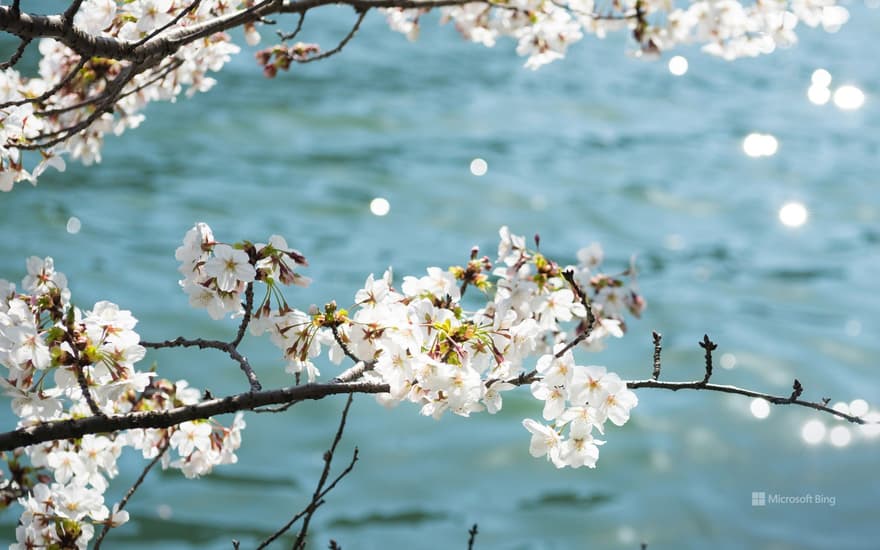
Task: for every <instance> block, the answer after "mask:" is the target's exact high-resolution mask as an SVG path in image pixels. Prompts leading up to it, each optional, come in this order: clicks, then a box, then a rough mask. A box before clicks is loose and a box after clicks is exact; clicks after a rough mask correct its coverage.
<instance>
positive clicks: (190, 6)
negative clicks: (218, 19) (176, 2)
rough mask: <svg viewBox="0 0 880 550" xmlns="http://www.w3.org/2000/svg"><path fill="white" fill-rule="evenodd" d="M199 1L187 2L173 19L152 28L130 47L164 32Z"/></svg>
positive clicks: (140, 44) (142, 43)
mask: <svg viewBox="0 0 880 550" xmlns="http://www.w3.org/2000/svg"><path fill="white" fill-rule="evenodd" d="M201 2H202V0H193V1H192V2H190V4H189V5H188V6H187V7H185V8H183V10H182V11H181V12H180V13H178V14H177V15H176V16H174V19H172V20H171V21H169V22H167V23H165V24H164V25H162V26H161V27H159V28H158V29H156V30H154V31H153V32H151V33H150V34H148V35H147V36H145V37H143V38H141V39H140V40H138V41H137V42H135V43H134V45H133V46H132V47H133V48H137V47H139V46H143V45H144V44H146V43H147V42H149V41H150V40H152V39H153V38H155V37H157V36H159V35H160V34H162V33H163V32H165V31H166V30H168V29H170V28H171V27H173V26H174V25H176V24H177V23H179V22H180V20H181V19H183V18H184V17H186V15H187V14H188V13H190V12H191V11H192V10H194V9H195V8H197V7H198V5H199V4H200V3H201Z"/></svg>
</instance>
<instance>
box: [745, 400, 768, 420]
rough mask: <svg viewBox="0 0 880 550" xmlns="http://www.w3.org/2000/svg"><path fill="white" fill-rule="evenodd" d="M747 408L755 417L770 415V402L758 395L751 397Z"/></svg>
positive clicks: (762, 417)
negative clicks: (750, 402)
mask: <svg viewBox="0 0 880 550" xmlns="http://www.w3.org/2000/svg"><path fill="white" fill-rule="evenodd" d="M749 409H750V410H751V411H752V416H754V417H755V418H758V419H764V418H767V417H768V416H770V403H768V402H767V400H766V399H762V398H760V397H756V398H755V399H752V404H751V405H749Z"/></svg>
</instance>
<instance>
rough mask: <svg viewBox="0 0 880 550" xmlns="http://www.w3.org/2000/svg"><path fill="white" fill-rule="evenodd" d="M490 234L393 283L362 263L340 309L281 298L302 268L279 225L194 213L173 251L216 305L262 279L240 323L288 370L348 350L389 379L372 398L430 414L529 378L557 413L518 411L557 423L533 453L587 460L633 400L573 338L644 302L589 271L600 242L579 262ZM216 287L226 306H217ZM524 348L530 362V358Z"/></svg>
mask: <svg viewBox="0 0 880 550" xmlns="http://www.w3.org/2000/svg"><path fill="white" fill-rule="evenodd" d="M500 237H501V241H500V244H499V247H498V260H497V261H496V263H495V265H496V266H497V267H494V268H493V263H492V262H491V261H490V260H489V258H488V257H485V256H484V257H479V252H478V250H477V249H476V248H475V249H473V250H472V252H471V257H470V261H469V262H468V263H467V264H466V265H464V266H453V267H450V268H449V269H445V270H444V269H441V268H439V267H429V268H428V269H427V274H426V275H424V276H421V277H414V276H407V277H404V278H403V282H402V284H401V285H400V287H399V288H396V287H395V286H394V280H393V275H392V272H391V270H388V271H386V272H385V273H384V274H383V275H382V276H381V277H375V276H374V275H372V274H371V275H370V276H369V277H367V280H366V282H365V284H364V287H363V288H362V289H360V290H359V291H357V293H356V294H355V297H354V305H353V306H352V307H351V308H350V310H349V309H344V308H340V307H339V306H338V305H337V304H336V303H335V302H334V303H330V304H327V305H326V306H324V308H323V309H319V308H317V307H315V306H313V307H312V308H311V309H310V311H309V312H305V311H302V310H299V309H296V308H293V307H291V306H290V305H288V303H287V302H286V300H284V299H283V298H281V299H279V298H277V296H279V293H277V292H276V290H277V288H276V284H277V282H282V283H284V284H289V283H293V282H298V281H299V280H300V279H298V278H296V277H292V276H290V275H289V274H291V273H293V271H292V267H291V266H289V265H287V263H285V261H286V260H289V259H294V260H297V259H299V258H301V255H299V253H297V252H295V251H290V250H288V249H287V247H286V243H285V242H284V241H283V239H281V237H278V236H272V238H270V243H272V244H270V245H252V244H250V243H247V242H245V243H241V244H237V245H234V247H232V246H229V245H219V244H216V243H215V242H214V240H213V236H212V233H211V230H210V228H209V227H208V226H207V225H205V224H197V225H196V226H195V227H194V228H193V229H191V230H190V231H189V232H188V233H187V235H186V237H185V238H184V244H183V246H182V247H181V248H179V249H178V254H177V256H178V260H180V261H181V262H182V264H181V267H180V270H181V272H183V273H184V274H185V275H187V279H184V280H182V281H181V285H182V286H183V288H184V290H185V291H186V292H187V293H188V294H189V295H190V303H191V304H193V305H194V306H196V307H203V308H206V309H207V310H208V313H209V314H210V315H211V316H212V317H214V318H219V317H222V316H224V315H226V314H233V315H234V314H236V313H237V312H238V308H240V307H241V306H240V303H241V302H240V294H241V292H242V289H243V288H245V285H246V284H247V283H250V282H251V281H254V280H258V281H263V282H265V283H266V284H267V286H268V289H267V292H266V298H265V299H264V301H263V302H262V303H261V304H260V305H259V306H258V307H257V308H256V312H255V313H254V316H253V320H252V321H251V325H250V329H251V332H252V334H254V335H260V334H263V333H266V332H268V333H269V335H270V338H271V340H272V342H273V343H274V344H275V345H277V346H278V347H279V348H280V349H281V350H282V352H283V356H284V359H285V360H286V362H287V363H286V364H287V366H286V370H287V372H289V373H292V374H295V375H296V377H297V379H296V380H297V383H298V382H299V380H300V376H301V374H302V373H303V372H304V373H305V374H306V377H307V379H308V381H309V382H314V381H315V380H316V379H317V378H318V377H319V376H320V374H321V373H320V371H319V370H318V367H317V366H316V365H315V363H314V359H315V358H316V357H318V356H320V355H322V352H324V351H326V352H327V356H328V358H329V359H330V360H331V361H332V362H334V363H336V364H339V363H341V362H342V361H343V360H344V359H345V358H346V357H348V358H349V359H351V360H352V361H355V362H356V363H357V367H358V368H357V369H356V370H359V371H360V372H359V376H360V377H361V378H359V379H360V380H363V381H367V382H376V383H381V384H387V385H388V386H389V388H390V391H389V392H388V393H384V394H379V395H378V397H377V398H378V400H379V401H380V402H381V403H383V404H385V405H388V406H393V405H396V404H398V403H400V402H402V401H410V402H413V403H416V404H417V405H419V406H420V410H421V413H422V414H423V415H427V416H433V417H435V418H439V417H440V416H441V415H443V414H444V413H445V412H446V411H450V412H452V413H454V414H458V415H461V416H469V415H470V414H471V413H474V412H478V411H482V410H488V412H489V413H492V414H494V413H496V412H498V411H499V410H500V409H501V407H502V394H503V393H504V392H506V391H510V390H512V389H514V388H515V387H517V386H518V385H523V384H526V383H531V384H532V395H533V396H534V397H535V398H536V399H538V400H541V401H543V402H544V403H545V404H544V418H545V420H554V421H555V423H556V424H555V426H553V427H548V426H539V425H538V424H536V423H535V422H534V421H531V420H527V421H526V424H525V426H526V428H527V429H529V431H531V432H533V433H540V434H543V436H544V437H550V436H549V434H550V433H551V432H553V433H554V434H557V435H555V436H554V437H555V439H554V441H555V443H553V445H552V446H551V445H550V442H545V443H544V445H545V447H547V450H545V451H544V452H543V453H542V454H548V456H549V457H550V459H551V460H552V461H553V463H554V464H555V465H556V466H558V467H562V466H564V465H569V466H573V467H579V466H583V465H587V466H591V467H592V466H594V465H595V462H596V458H598V450H597V449H596V448H595V445H594V444H593V440H592V438H591V436H590V434H591V431H592V429H593V428H596V429H597V430H599V431H600V432H601V431H602V430H603V425H604V423H605V421H606V420H611V422H612V423H614V424H616V425H622V424H623V423H624V422H626V420H627V419H628V418H629V409H630V408H632V407H633V406H635V404H636V402H637V400H636V398H635V395H634V394H633V393H632V392H631V391H630V390H628V389H627V388H626V385H625V384H624V383H623V382H622V381H621V380H620V378H619V377H618V376H617V375H616V374H613V373H606V372H605V369H604V368H602V367H592V366H591V367H586V366H580V365H576V364H575V361H574V358H573V355H572V351H571V350H572V348H573V347H574V346H575V345H580V346H581V347H582V348H584V349H586V350H593V351H595V350H599V349H601V348H602V346H603V344H604V341H605V339H607V338H608V337H609V336H615V337H621V336H622V335H623V331H624V329H625V324H624V322H623V314H624V312H625V311H629V312H630V313H632V314H634V315H639V314H640V313H641V311H642V309H643V308H644V307H645V302H644V300H643V299H642V298H641V297H640V296H639V294H638V293H637V292H636V290H635V289H634V288H633V286H632V285H627V284H626V282H625V280H624V276H611V275H608V274H605V273H602V272H600V271H599V266H600V264H601V262H602V249H601V247H599V246H598V245H596V244H594V245H591V246H590V247H587V248H584V249H582V250H581V251H579V252H578V255H577V257H578V263H577V264H576V265H573V266H568V267H565V268H563V267H561V266H559V265H558V264H557V263H555V262H554V261H552V260H550V259H548V258H547V257H546V256H544V255H543V254H542V253H541V252H539V251H537V250H534V251H533V250H530V249H529V248H528V247H527V246H526V240H525V238H524V237H521V236H516V235H513V234H511V233H510V231H509V229H508V228H506V227H503V228H502V229H501V230H500ZM537 242H539V241H538V240H537V239H536V244H537ZM221 246H222V247H225V248H223V249H221V248H220V247H221ZM220 250H223V251H224V252H220ZM245 250H248V251H249V254H246V253H245V252H244V251H245ZM233 251H234V252H233ZM267 251H268V252H267ZM209 252H210V254H213V256H210V255H209ZM236 254H237V255H236ZM218 257H220V258H221V261H217V260H218ZM296 263H304V261H301V262H296ZM270 265H271V266H280V268H281V269H282V270H286V273H288V276H287V277H286V278H285V277H282V276H274V275H272V274H271V273H270V272H268V271H266V270H267V269H268V267H267V266H270ZM624 275H625V276H632V275H634V271H633V270H632V268H630V269H628V270H627V271H626V272H625V273H624ZM193 281H196V282H195V283H194V282H193ZM220 281H225V286H224V283H221V282H220ZM194 286H195V287H197V289H196V290H193V287H194ZM221 287H222V288H221ZM470 287H474V288H475V291H476V292H479V293H480V295H479V300H478V303H477V305H478V306H480V307H477V308H476V309H474V310H473V311H467V310H466V308H465V305H464V301H463V300H464V293H465V292H466V291H467V289H468V288H470ZM208 294H210V298H205V299H202V298H201V296H206V295H208ZM193 296H198V297H199V298H198V299H193ZM273 297H276V298H275V300H274V301H275V302H276V303H275V305H274V306H273ZM224 300H227V301H228V303H229V304H235V307H223V306H222V304H223V303H224ZM479 302H482V303H479ZM568 325H573V326H571V327H568ZM534 357H537V358H538V359H537V363H536V367H535V368H534V369H532V370H529V367H530V364H529V362H528V361H529V360H530V359H532V358H534ZM566 403H568V406H566V405H565V404H566ZM565 429H568V431H569V433H570V439H568V440H565V441H563V440H562V439H561V435H559V434H561V433H563V432H564V430H565ZM535 445H536V444H535V443H534V442H533V445H532V452H533V454H535V453H536V449H537V447H536V446H535ZM548 446H549V447H548ZM550 447H553V448H550ZM554 449H555V450H554ZM563 449H569V450H568V451H563ZM585 453H586V454H585Z"/></svg>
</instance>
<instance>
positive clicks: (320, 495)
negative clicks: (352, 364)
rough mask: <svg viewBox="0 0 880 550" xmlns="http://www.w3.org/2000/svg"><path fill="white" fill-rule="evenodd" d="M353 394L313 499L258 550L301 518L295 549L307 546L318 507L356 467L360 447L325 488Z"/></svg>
mask: <svg viewBox="0 0 880 550" xmlns="http://www.w3.org/2000/svg"><path fill="white" fill-rule="evenodd" d="M353 397H354V396H353V395H349V396H348V400H347V401H346V403H345V408H343V409H342V416H341V418H340V419H339V427H338V428H337V430H336V436H335V437H334V438H333V443H332V444H331V446H330V449H329V450H327V451H326V452H325V453H324V468H323V470H322V471H321V477H320V478H319V479H318V484H317V486H316V487H315V492H314V493H313V494H312V500H311V501H310V502H309V504H308V505H306V507H305V508H304V509H303V510H302V511H300V512H298V513H297V514H296V515H294V516H293V517H292V518H291V519H290V521H288V522H287V523H286V524H284V525H283V526H282V527H281V528H280V529H279V530H278V531H276V532H275V533H273V534H272V535H270V536H269V537H268V538H266V540H264V541H263V542H262V543H261V544H260V545H259V546H258V547H257V550H262V549H263V548H265V547H266V546H268V545H269V544H271V543H272V542H273V541H275V540H276V539H277V538H278V537H280V536H281V535H283V534H284V533H286V532H287V531H288V530H290V528H291V527H293V525H294V524H295V523H296V522H297V521H299V520H300V518H305V519H303V526H302V529H300V532H299V534H298V535H297V537H296V541H295V542H294V543H293V548H294V550H302V549H304V548H305V539H306V534H307V533H308V530H309V523H310V521H311V519H312V516H313V515H314V514H315V512H316V511H317V510H318V508H319V507H320V506H321V505H323V504H324V502H325V500H324V497H325V496H326V495H327V493H329V492H330V491H331V490H333V488H334V487H336V484H337V483H339V481H340V480H341V479H342V478H344V477H345V476H347V475H348V474H349V473H350V472H351V470H352V469H353V468H354V464H355V462H357V460H358V449H357V447H355V449H354V454H353V455H352V459H351V462H350V463H349V464H348V466H347V467H346V468H345V469H344V470H343V471H342V472H341V473H340V474H339V475H338V476H336V478H335V479H334V480H333V481H332V482H331V483H330V484H329V485H328V486H327V487H326V488H325V487H324V485H325V484H326V483H327V478H328V476H329V475H330V466H331V464H332V463H333V456H334V454H335V453H336V447H337V446H338V445H339V442H340V441H341V440H342V433H343V431H345V421H346V419H347V418H348V411H349V409H350V408H351V402H352V399H353Z"/></svg>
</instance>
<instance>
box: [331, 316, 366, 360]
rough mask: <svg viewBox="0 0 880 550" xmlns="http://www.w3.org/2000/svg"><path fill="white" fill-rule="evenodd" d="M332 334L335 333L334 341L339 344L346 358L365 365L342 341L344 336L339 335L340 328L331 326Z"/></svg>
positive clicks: (334, 325)
mask: <svg viewBox="0 0 880 550" xmlns="http://www.w3.org/2000/svg"><path fill="white" fill-rule="evenodd" d="M330 332H332V333H333V339H334V340H336V343H337V344H339V347H340V348H342V353H344V354H345V356H346V357H348V358H349V359H351V360H352V361H354V362H355V363H363V361H362V360H361V359H360V358H359V357H358V356H357V355H355V354H354V353H353V352H352V351H351V350H350V349H348V345H347V344H346V343H345V342H343V341H342V336H341V335H340V334H339V326H338V325H336V324H335V323H334V324H331V325H330Z"/></svg>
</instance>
